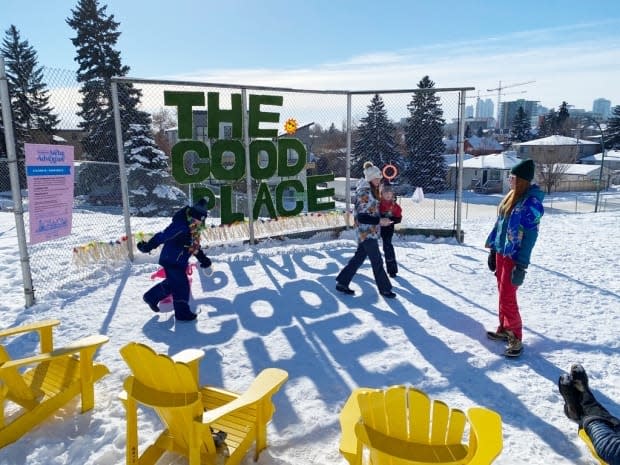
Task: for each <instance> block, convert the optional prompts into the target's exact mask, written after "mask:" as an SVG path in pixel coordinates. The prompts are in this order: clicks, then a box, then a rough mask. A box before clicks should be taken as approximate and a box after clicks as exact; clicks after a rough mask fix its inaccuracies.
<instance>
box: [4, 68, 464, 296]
mask: <svg viewBox="0 0 620 465" xmlns="http://www.w3.org/2000/svg"><path fill="white" fill-rule="evenodd" d="M44 74H45V83H46V85H47V88H48V92H49V96H50V107H51V108H52V109H53V112H54V114H55V115H56V116H57V117H58V121H59V124H58V126H57V127H56V128H54V129H53V130H49V131H41V130H31V131H28V132H26V133H25V134H22V137H18V138H17V140H16V141H15V142H16V148H17V158H18V167H19V171H20V173H21V174H20V184H22V183H23V185H21V188H22V189H23V190H22V192H23V197H24V200H23V204H24V210H25V213H24V223H25V227H26V230H28V228H29V226H30V225H29V215H28V211H27V210H28V192H27V189H26V179H25V170H24V153H23V152H24V151H23V144H24V143H28V142H31V143H41V144H61V145H71V146H73V149H74V155H75V166H74V168H75V169H74V205H73V216H72V234H71V235H69V236H66V237H62V238H59V239H54V240H53V241H52V242H53V243H51V244H50V243H49V242H43V243H39V244H28V253H29V257H30V264H31V269H32V275H33V283H34V287H35V288H36V289H37V290H38V294H37V295H38V296H39V297H40V296H42V295H44V294H46V293H47V292H49V291H51V290H57V289H59V288H62V287H65V286H66V287H70V286H71V285H72V283H74V282H76V281H78V280H83V279H84V278H85V277H86V276H87V275H89V274H92V273H96V272H97V270H98V267H100V266H102V265H104V266H119V264H121V263H123V262H122V261H114V260H105V259H106V258H118V255H115V253H114V252H110V250H112V249H115V250H116V251H118V249H119V247H115V246H118V245H119V244H120V245H121V247H120V248H121V249H122V248H124V246H125V244H124V241H125V240H126V234H127V232H128V231H131V232H132V233H133V234H138V235H141V234H148V233H152V232H155V231H158V230H160V229H162V228H163V227H164V226H165V225H166V224H167V223H168V221H169V218H170V215H171V214H172V213H173V212H174V211H175V210H176V209H178V208H180V207H181V206H182V205H184V204H187V203H188V202H191V201H192V197H195V196H205V195H206V196H207V198H208V199H209V200H210V202H211V203H210V207H211V214H212V218H211V219H210V221H211V228H208V229H207V231H206V233H205V234H206V235H207V242H208V243H221V242H227V241H231V240H234V241H239V240H248V239H250V238H251V237H252V235H253V236H254V238H256V239H259V238H261V237H266V236H279V235H284V234H286V233H290V232H299V231H307V230H312V229H321V228H330V227H334V226H344V225H345V224H346V222H345V218H346V215H344V214H343V212H345V211H346V210H348V209H350V208H351V205H350V201H351V200H353V198H352V196H351V195H346V194H347V193H346V192H345V195H342V196H339V195H338V194H339V193H340V192H339V191H340V189H339V188H334V195H333V197H329V198H327V197H325V198H323V197H319V198H311V196H310V194H309V192H310V191H311V189H314V190H321V189H324V188H330V187H334V186H335V181H332V180H331V179H332V177H336V178H340V177H342V178H345V181H346V184H347V185H348V186H349V192H351V187H352V188H354V187H355V185H356V183H357V179H358V178H359V177H361V170H362V165H363V163H364V162H365V161H372V162H373V163H374V164H375V165H376V166H378V167H379V168H380V169H383V170H384V174H385V176H386V178H389V179H390V182H391V183H392V184H393V188H394V191H395V192H396V194H397V196H398V201H399V202H400V203H401V205H402V207H403V214H404V217H405V218H406V220H405V221H407V222H408V223H410V224H414V225H416V226H419V227H420V228H438V229H445V230H452V231H453V230H455V229H458V227H459V226H458V224H457V194H458V192H457V191H456V190H455V189H454V187H450V186H449V185H448V184H447V181H446V179H447V166H448V164H449V163H451V162H454V161H455V160H456V159H457V157H456V152H457V150H458V147H459V140H458V139H459V134H462V127H460V126H459V122H460V121H461V120H460V119H459V115H460V112H461V107H460V97H461V96H462V95H463V94H464V92H465V91H466V90H468V89H465V88H463V89H423V90H417V89H416V90H403V91H387V92H381V91H367V92H347V91H317V90H305V91H304V90H293V89H282V88H266V87H252V86H247V87H242V86H233V85H226V84H209V83H193V82H191V83H190V82H182V83H180V82H170V81H149V80H140V79H127V78H121V79H117V80H115V81H114V82H115V84H113V86H112V88H114V85H117V86H118V87H117V91H116V96H117V101H116V107H115V108H112V105H111V104H112V101H113V98H112V96H113V94H114V92H113V91H112V89H111V90H110V92H109V96H110V100H109V103H110V106H108V105H107V102H102V103H101V105H100V107H101V108H100V109H99V110H101V111H102V113H101V114H102V115H103V116H104V117H105V118H103V117H102V118H103V119H102V121H100V124H99V125H98V126H96V128H95V129H93V126H92V124H91V125H90V126H89V125H84V120H83V119H82V114H83V112H84V110H85V107H84V106H83V105H84V104H85V102H84V101H83V98H84V95H83V93H82V92H81V88H80V85H79V84H78V83H77V82H76V77H75V73H74V72H72V71H66V70H58V69H51V68H44ZM135 91H138V92H139V96H138V97H139V98H138V99H137V102H138V104H137V105H136V106H135V107H134V108H131V105H132V102H135V100H132V99H135V97H136V95H137V94H136V93H135ZM106 92H107V91H106ZM184 99H188V100H184ZM179 102H181V103H179ZM182 102H190V105H189V106H187V105H186V103H182ZM257 102H258V103H257ZM463 102H464V100H463ZM183 112H185V113H183ZM180 115H181V117H180ZM252 115H254V117H256V116H258V119H259V120H260V122H256V121H252V117H253V116H252ZM274 115H275V116H274ZM429 118H430V120H431V122H430V124H429V123H428V120H429ZM187 121H189V125H187V124H188V123H187ZM285 121H293V122H294V123H295V126H296V131H294V133H291V134H289V133H287V132H286V130H285V125H284V122H285ZM115 123H116V124H115ZM248 125H249V126H250V129H249V130H248V133H244V127H247V126H248ZM420 128H422V129H423V130H422V131H420ZM459 130H461V132H459ZM252 131H254V132H252ZM287 139H294V140H296V141H298V142H299V143H300V144H301V145H295V143H293V142H287V141H286V140H287ZM183 141H186V142H187V141H190V142H192V143H194V145H190V149H180V148H179V142H183ZM444 141H451V142H450V144H452V145H450V147H448V146H447V145H446V144H445V143H444ZM196 142H198V144H197V145H196V144H195V143H196ZM181 145H182V144H181ZM448 145H449V144H448ZM250 146H251V150H250V154H251V155H252V159H251V161H250V164H251V167H249V168H248V169H247V170H245V169H242V168H244V167H241V168H240V166H239V161H240V160H241V158H240V152H239V150H238V149H239V147H241V148H242V151H243V152H244V153H243V154H245V148H246V147H250ZM175 147H176V149H175ZM119 148H120V152H121V153H122V155H121V159H120V160H119V157H118V152H119ZM175 150H177V155H176V162H175ZM446 154H448V155H446ZM3 156H4V154H3ZM300 157H301V158H304V159H303V160H301V161H300V160H299V158H300ZM0 158H1V157H0ZM179 160H180V162H179ZM216 165H217V167H218V169H219V171H218V169H216ZM3 166H4V169H6V164H3V163H0V170H2V169H3ZM282 166H284V167H285V169H280V167H282ZM294 166H298V167H301V169H298V170H292V168H291V167H294ZM286 167H288V168H286ZM293 171H295V172H293ZM257 173H258V175H256V174H257ZM248 175H249V176H248ZM6 179H8V176H7V177H4V176H3V177H0V180H3V181H4V180H6ZM315 184H316V185H315ZM310 185H312V186H310ZM417 187H420V188H422V190H423V191H424V198H423V200H419V199H418V201H414V200H413V199H412V195H413V192H414V191H415V189H416V188H417ZM0 189H1V190H2V191H5V189H6V191H8V190H9V186H4V185H2V186H0ZM124 197H126V200H127V203H126V205H124V204H123V198H124ZM347 201H348V202H347ZM331 202H333V204H332V203H331ZM317 203H319V204H321V205H323V206H322V207H321V208H319V209H318V210H317ZM325 205H329V207H325ZM326 208H327V209H326ZM317 211H318V212H319V213H320V214H318V215H314V214H313V212H317ZM291 212H294V215H293V216H291ZM123 215H125V221H123ZM248 220H249V221H248ZM275 220H277V221H275ZM251 223H254V224H253V227H252V228H250V227H249V226H248V225H249V224H251ZM107 246H110V247H109V248H108V247H107ZM85 256H86V257H87V258H94V260H88V259H84V257H85ZM98 259H103V260H99V261H97V260H98ZM76 264H79V265H80V266H76Z"/></svg>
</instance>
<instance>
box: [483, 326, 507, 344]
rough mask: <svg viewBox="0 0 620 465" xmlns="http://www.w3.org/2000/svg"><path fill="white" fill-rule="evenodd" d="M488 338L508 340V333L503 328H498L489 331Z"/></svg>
mask: <svg viewBox="0 0 620 465" xmlns="http://www.w3.org/2000/svg"><path fill="white" fill-rule="evenodd" d="M487 338H489V339H491V340H492V341H508V333H506V331H504V330H503V329H502V328H497V331H487Z"/></svg>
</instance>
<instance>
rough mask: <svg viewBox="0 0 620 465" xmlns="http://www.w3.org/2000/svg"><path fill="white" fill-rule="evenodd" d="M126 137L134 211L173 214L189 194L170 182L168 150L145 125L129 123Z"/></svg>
mask: <svg viewBox="0 0 620 465" xmlns="http://www.w3.org/2000/svg"><path fill="white" fill-rule="evenodd" d="M127 137H128V138H127V141H126V142H125V147H124V151H125V160H126V161H127V176H128V187H129V196H130V198H131V202H130V203H131V211H132V213H133V214H137V215H141V216H155V215H157V216H167V215H171V214H172V213H174V211H175V210H177V209H178V208H179V207H180V206H181V205H183V203H185V201H186V197H185V194H184V193H183V191H181V190H180V189H178V188H177V187H173V186H172V185H171V184H172V178H171V176H170V173H169V172H168V158H167V156H166V154H165V153H164V152H163V151H162V150H160V149H159V148H158V147H157V144H156V143H155V140H154V139H153V138H152V137H151V131H150V129H149V128H148V127H147V126H145V125H142V124H130V125H129V130H128V133H127Z"/></svg>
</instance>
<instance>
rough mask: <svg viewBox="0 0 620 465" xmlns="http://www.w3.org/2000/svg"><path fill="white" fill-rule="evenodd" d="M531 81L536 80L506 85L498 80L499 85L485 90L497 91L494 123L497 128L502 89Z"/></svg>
mask: <svg viewBox="0 0 620 465" xmlns="http://www.w3.org/2000/svg"><path fill="white" fill-rule="evenodd" d="M533 82H536V81H526V82H519V83H517V84H510V85H508V86H502V81H499V85H498V86H497V87H496V88H495V89H487V92H493V91H497V122H496V123H495V127H496V128H497V129H499V126H500V119H499V110H500V102H501V101H502V90H504V89H509V88H511V87H518V86H524V85H526V84H531V83H533Z"/></svg>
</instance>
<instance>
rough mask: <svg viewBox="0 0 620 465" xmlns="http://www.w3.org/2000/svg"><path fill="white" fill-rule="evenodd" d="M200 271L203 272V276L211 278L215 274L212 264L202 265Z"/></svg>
mask: <svg viewBox="0 0 620 465" xmlns="http://www.w3.org/2000/svg"><path fill="white" fill-rule="evenodd" d="M200 272H201V273H202V274H203V276H205V277H207V278H209V277H211V275H212V274H213V267H212V266H211V265H209V266H202V265H200Z"/></svg>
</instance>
